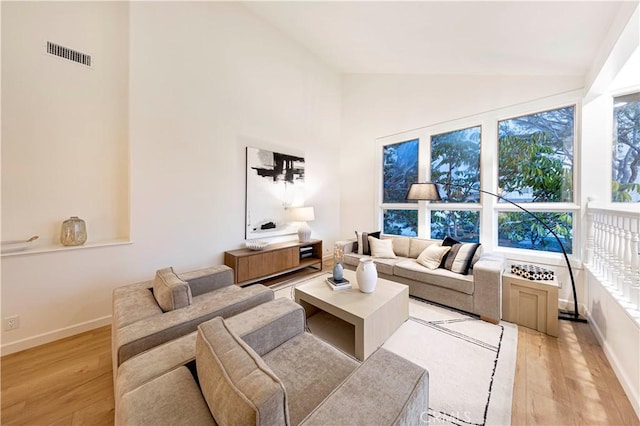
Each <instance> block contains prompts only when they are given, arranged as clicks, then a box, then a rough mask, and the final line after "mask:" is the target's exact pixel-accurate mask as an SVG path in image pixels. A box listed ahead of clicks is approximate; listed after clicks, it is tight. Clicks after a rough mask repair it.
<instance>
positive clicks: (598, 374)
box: [0, 321, 640, 425]
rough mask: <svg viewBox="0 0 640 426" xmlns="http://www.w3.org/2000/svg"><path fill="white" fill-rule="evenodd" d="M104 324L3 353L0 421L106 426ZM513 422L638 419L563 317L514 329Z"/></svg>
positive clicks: (107, 338) (584, 328)
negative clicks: (546, 330)
mask: <svg viewBox="0 0 640 426" xmlns="http://www.w3.org/2000/svg"><path fill="white" fill-rule="evenodd" d="M110 352H111V330H110V327H109V326H106V327H102V328H99V329H96V330H93V331H90V332H87V333H83V334H79V335H77V336H73V337H69V338H67V339H63V340H59V341H56V342H53V343H49V344H47V345H43V346H40V347H37V348H33V349H29V350H26V351H23V352H19V353H16V354H11V355H7V356H5V357H2V359H1V360H0V363H1V364H0V368H1V370H2V373H1V377H2V394H1V397H2V404H1V406H2V412H1V413H0V423H1V424H2V425H102V424H105V425H111V424H113V417H114V401H113V381H112V374H111V354H110ZM511 421H512V423H513V424H515V425H639V424H640V422H639V421H638V418H637V417H636V415H635V413H634V411H633V408H632V407H631V404H630V403H629V401H628V399H627V397H626V396H625V394H624V391H623V390H622V388H621V386H620V384H619V382H618V380H617V379H616V377H615V375H614V373H613V371H612V370H611V367H610V366H609V363H608V361H607V359H606V357H605V355H604V353H603V351H602V349H601V348H600V346H599V345H598V343H597V341H596V339H595V337H594V335H593V333H592V332H591V329H590V328H589V326H588V325H587V324H576V323H570V322H565V321H561V322H560V328H559V336H558V338H557V339H556V338H554V337H550V336H547V335H545V334H541V333H538V332H536V331H533V330H530V329H527V328H524V327H519V331H518V359H517V363H516V377H515V383H514V389H513V412H512V417H511Z"/></svg>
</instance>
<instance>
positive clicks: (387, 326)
mask: <svg viewBox="0 0 640 426" xmlns="http://www.w3.org/2000/svg"><path fill="white" fill-rule="evenodd" d="M329 276H331V274H329V273H328V274H323V275H320V276H318V277H315V278H311V279H309V280H307V281H304V282H302V283H300V284H298V285H297V286H296V287H295V291H294V298H295V301H296V302H297V303H299V304H300V305H301V306H302V307H303V308H304V310H305V313H306V316H307V318H310V317H311V316H314V315H317V314H318V313H322V314H325V313H326V314H329V315H331V316H333V317H336V318H339V319H340V320H342V321H344V322H346V323H348V324H351V325H352V326H353V327H352V330H353V339H354V340H355V346H354V352H355V353H354V355H355V357H356V358H358V359H359V360H362V361H364V360H365V359H366V358H367V357H368V356H369V355H371V354H372V353H373V352H374V351H375V350H376V349H377V348H378V347H379V346H381V345H382V344H383V343H384V341H385V340H387V338H389V336H391V335H392V334H393V332H394V331H396V330H397V329H398V327H400V325H401V324H402V323H403V322H405V321H406V320H407V319H408V318H409V287H408V286H406V285H403V284H398V283H395V282H393V281H388V280H385V279H382V278H378V283H377V285H376V289H375V291H374V292H373V293H370V294H366V293H362V292H361V291H360V290H359V289H358V285H357V284H356V274H355V272H353V271H350V270H345V271H344V276H345V278H347V279H348V280H349V281H350V282H351V284H352V288H351V289H347V290H338V291H334V290H332V289H331V288H329V286H328V285H327V284H326V282H325V281H326V279H327V277H329Z"/></svg>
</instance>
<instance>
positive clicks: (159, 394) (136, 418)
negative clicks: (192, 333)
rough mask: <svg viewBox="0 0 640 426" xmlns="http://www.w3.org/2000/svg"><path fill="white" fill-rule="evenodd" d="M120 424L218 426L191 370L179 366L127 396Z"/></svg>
mask: <svg viewBox="0 0 640 426" xmlns="http://www.w3.org/2000/svg"><path fill="white" fill-rule="evenodd" d="M115 424H116V425H178V424H183V425H215V424H216V422H215V421H214V420H213V418H212V417H211V412H210V411H209V408H208V407H207V404H206V402H205V401H204V399H203V398H202V394H201V393H200V389H198V385H197V383H196V382H195V380H193V376H192V375H191V372H190V371H189V369H188V368H187V367H179V368H177V369H175V370H173V371H170V372H168V373H166V374H163V375H161V376H160V377H157V378H155V379H153V380H151V381H149V382H147V383H144V384H143V385H141V386H140V387H138V388H136V389H134V390H132V391H130V392H128V393H126V394H124V396H123V397H122V399H121V400H120V401H119V402H118V409H117V410H116V418H115Z"/></svg>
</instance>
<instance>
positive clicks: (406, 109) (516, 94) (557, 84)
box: [340, 74, 582, 238]
mask: <svg viewBox="0 0 640 426" xmlns="http://www.w3.org/2000/svg"><path fill="white" fill-rule="evenodd" d="M581 87H582V80H581V78H580V77H525V76H523V77H500V76H474V75H467V76H437V75H425V76H406V75H405V76H403V75H354V74H352V75H345V76H344V77H343V81H342V89H343V98H342V99H343V100H342V155H341V158H342V162H341V169H342V175H343V183H342V187H341V188H342V192H341V199H340V202H341V206H342V209H341V211H342V214H341V233H342V236H343V238H347V237H351V235H352V234H353V232H354V230H356V229H369V230H373V228H376V229H377V227H378V224H377V223H375V218H376V216H375V208H376V207H377V206H376V204H375V190H376V185H374V184H373V181H374V179H375V176H376V169H375V168H376V167H377V163H376V161H375V158H376V157H375V154H376V151H375V150H376V142H375V139H376V138H380V137H383V136H388V135H392V134H395V133H401V132H404V131H407V130H412V129H417V128H420V127H426V126H431V125H434V124H437V123H443V122H446V121H451V120H458V119H461V118H464V117H467V116H471V115H474V114H478V113H482V112H486V111H491V110H494V109H498V108H503V107H506V106H510V105H516V104H520V103H524V102H529V101H533V100H535V99H540V98H544V97H547V96H551V95H555V94H559V93H564V92H569V91H572V90H576V89H580V88H581ZM355 159H357V161H355Z"/></svg>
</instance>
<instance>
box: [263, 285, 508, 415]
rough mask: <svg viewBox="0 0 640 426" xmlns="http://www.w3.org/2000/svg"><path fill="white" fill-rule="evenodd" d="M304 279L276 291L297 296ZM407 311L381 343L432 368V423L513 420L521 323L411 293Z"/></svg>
mask: <svg viewBox="0 0 640 426" xmlns="http://www.w3.org/2000/svg"><path fill="white" fill-rule="evenodd" d="M306 279H308V278H306ZM304 280H305V279H302V280H299V281H296V282H289V283H286V284H285V285H284V286H279V288H278V289H277V290H276V297H290V298H293V286H294V285H296V284H297V283H301V282H303V281H304ZM409 315H410V318H409V320H408V321H406V322H405V323H404V324H402V325H401V326H400V328H399V329H398V330H397V331H396V332H395V333H394V334H393V335H392V336H391V337H390V338H389V339H388V340H387V341H386V342H385V343H384V345H383V347H384V348H385V349H387V350H389V351H392V352H394V353H396V354H398V355H400V356H402V357H403V358H406V359H408V360H410V361H412V362H414V363H416V364H418V365H420V366H421V367H423V368H425V369H426V370H427V371H429V418H428V421H429V424H434V425H441V424H445V425H446V424H451V425H509V424H511V399H512V392H513V380H514V376H515V366H516V353H517V347H518V329H517V326H516V325H514V324H510V323H505V322H501V323H500V324H498V325H494V324H491V323H488V322H485V321H481V320H479V319H478V318H477V317H473V316H469V315H466V314H463V313H460V312H457V311H454V310H450V309H446V308H443V307H440V306H436V305H433V304H430V303H428V302H424V301H421V300H417V299H413V298H412V299H410V300H409ZM311 332H313V329H311ZM421 420H423V421H424V422H426V421H427V419H426V418H425V419H421Z"/></svg>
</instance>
